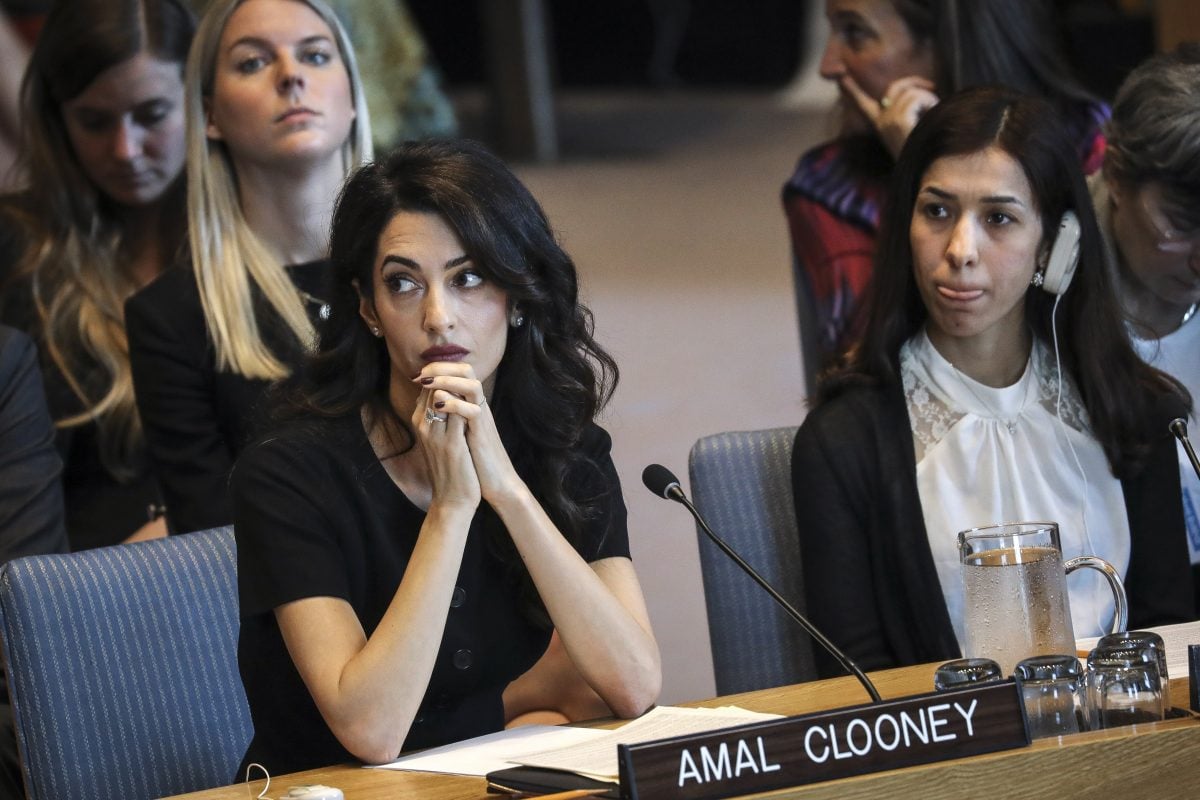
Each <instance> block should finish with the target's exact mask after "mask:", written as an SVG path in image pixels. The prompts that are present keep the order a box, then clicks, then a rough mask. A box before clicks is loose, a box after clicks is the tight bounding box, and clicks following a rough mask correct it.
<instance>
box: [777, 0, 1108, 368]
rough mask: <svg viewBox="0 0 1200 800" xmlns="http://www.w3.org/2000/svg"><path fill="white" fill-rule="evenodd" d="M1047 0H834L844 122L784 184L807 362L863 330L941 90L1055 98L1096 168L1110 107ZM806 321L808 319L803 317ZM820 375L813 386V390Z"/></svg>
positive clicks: (830, 56)
mask: <svg viewBox="0 0 1200 800" xmlns="http://www.w3.org/2000/svg"><path fill="white" fill-rule="evenodd" d="M1047 5H1048V4H1046V3H1044V2H1042V1H1041V0H974V1H973V2H970V3H963V2H961V0H826V3H825V8H826V16H827V17H828V18H829V23H830V25H831V27H832V33H831V35H830V37H829V41H828V42H827V44H826V45H825V53H824V55H823V56H822V58H821V67H820V69H821V76H822V77H824V78H825V79H826V80H830V81H835V82H836V83H837V85H838V89H839V91H840V92H841V105H840V110H841V123H840V131H839V132H838V135H837V137H836V138H835V139H833V140H832V141H830V142H826V143H825V144H822V145H820V146H818V147H816V148H814V149H812V150H810V151H809V152H807V153H805V154H804V155H803V156H802V157H801V158H800V163H799V164H798V165H797V167H796V171H795V173H794V174H793V175H792V177H791V179H790V180H789V181H788V182H787V184H786V185H785V186H784V189H783V205H784V211H785V213H786V215H787V220H788V227H789V231H790V233H791V239H792V255H793V259H794V262H793V265H794V269H795V280H796V289H797V298H798V302H799V303H800V305H801V308H800V309H799V311H800V314H801V319H802V320H811V322H812V327H814V328H815V335H816V338H817V341H816V342H815V343H812V344H809V343H806V347H805V352H806V356H810V357H811V360H813V361H817V362H819V363H817V364H810V365H807V370H808V372H809V373H810V374H815V372H816V371H817V370H818V369H819V368H820V367H823V366H824V365H825V364H827V363H828V361H829V360H830V359H831V358H832V357H833V356H835V355H837V354H838V353H839V352H841V351H842V350H844V349H845V348H846V346H848V345H849V344H851V343H852V342H854V341H855V340H856V339H857V338H858V336H859V335H861V333H862V329H863V324H864V322H865V320H864V319H863V317H862V314H861V310H860V305H861V299H862V295H863V292H864V291H865V289H866V286H867V284H868V282H869V280H870V277H871V263H872V257H873V255H874V252H875V244H876V237H877V236H878V233H879V222H880V215H881V209H882V207H883V205H884V203H885V192H886V188H887V178H888V175H889V174H890V173H891V170H892V167H893V165H894V163H895V158H896V155H897V154H898V153H899V152H900V148H901V147H903V145H904V141H905V139H907V138H908V134H909V132H910V131H911V130H912V129H913V126H914V125H916V123H917V120H918V119H920V117H921V115H922V114H923V113H924V112H925V111H927V110H929V109H930V108H932V107H933V106H934V104H936V103H937V102H938V99H939V98H941V97H945V96H946V95H949V94H951V93H953V92H956V91H958V90H960V89H963V88H965V87H968V86H979V85H982V84H1001V85H1004V86H1008V87H1010V88H1012V89H1016V90H1019V91H1022V92H1026V93H1029V94H1033V95H1037V96H1040V97H1044V98H1046V99H1047V100H1048V101H1049V102H1050V103H1051V104H1052V105H1053V106H1054V108H1055V109H1056V110H1057V111H1058V113H1059V114H1060V115H1062V117H1063V119H1064V120H1065V122H1066V124H1067V128H1068V130H1069V131H1070V136H1071V140H1072V141H1073V142H1074V143H1075V147H1076V152H1077V155H1078V158H1079V162H1080V163H1081V164H1082V165H1083V167H1084V171H1085V173H1088V174H1090V173H1091V172H1093V171H1095V170H1096V169H1098V168H1099V166H1100V160H1101V158H1102V157H1103V154H1104V139H1103V136H1102V134H1101V129H1102V126H1103V124H1104V121H1105V119H1106V118H1107V116H1108V111H1107V109H1106V108H1105V106H1104V105H1103V104H1102V103H1100V102H1099V101H1097V100H1096V99H1094V98H1093V97H1091V96H1090V95H1089V94H1088V93H1087V92H1086V91H1084V89H1083V88H1082V87H1081V86H1080V85H1079V83H1078V82H1077V81H1076V80H1075V79H1074V78H1073V77H1072V76H1071V74H1070V71H1069V69H1068V68H1067V66H1066V64H1065V62H1064V59H1063V57H1062V55H1061V53H1060V52H1059V49H1058V46H1057V42H1056V41H1055V36H1054V32H1055V30H1056V29H1055V27H1054V25H1053V19H1051V18H1050V13H1049V11H1048V9H1047V8H1046V6H1047ZM806 324H807V323H806ZM811 388H812V387H810V390H811Z"/></svg>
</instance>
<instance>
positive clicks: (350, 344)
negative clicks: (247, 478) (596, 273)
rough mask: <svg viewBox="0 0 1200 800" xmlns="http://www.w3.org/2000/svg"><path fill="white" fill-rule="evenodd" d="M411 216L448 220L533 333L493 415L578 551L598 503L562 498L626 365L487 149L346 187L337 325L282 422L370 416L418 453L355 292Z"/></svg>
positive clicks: (470, 145)
mask: <svg viewBox="0 0 1200 800" xmlns="http://www.w3.org/2000/svg"><path fill="white" fill-rule="evenodd" d="M402 211H408V212H418V213H431V214H436V215H438V216H439V217H441V218H442V219H443V220H444V221H445V222H446V223H447V224H448V225H449V227H450V228H451V229H452V230H453V231H454V232H455V233H456V234H457V235H458V238H459V240H460V241H461V242H462V245H463V248H464V250H465V251H466V253H467V255H469V256H470V258H471V261H472V263H473V264H474V265H475V266H476V267H477V268H478V270H479V272H480V273H481V274H482V275H483V277H484V278H485V279H486V280H489V281H491V282H492V283H493V284H494V285H496V286H498V287H499V288H501V289H503V290H504V291H505V292H506V293H507V295H508V302H509V305H510V308H512V307H515V308H517V309H518V310H519V313H520V314H521V316H523V317H524V319H525V322H524V324H523V325H521V326H520V327H515V328H510V329H509V334H508V343H507V346H506V348H505V351H504V356H503V358H502V359H501V361H500V365H499V367H498V369H497V373H496V380H495V385H494V390H493V395H492V399H491V401H490V402H491V406H492V412H493V414H494V415H495V417H496V421H497V426H498V427H499V429H500V433H501V437H502V438H503V440H504V443H505V447H506V448H507V449H508V451H509V454H510V456H511V457H512V458H513V461H514V464H515V465H516V466H517V468H518V469H519V470H521V471H522V472H523V474H524V475H525V477H526V480H529V481H530V482H531V486H530V488H531V490H532V491H533V493H534V495H535V496H537V497H538V499H539V500H540V501H541V503H542V505H543V507H544V508H545V509H546V512H547V513H548V514H549V515H550V517H551V519H553V520H554V522H555V524H557V525H558V526H559V529H560V530H561V531H562V532H563V533H564V535H566V536H567V538H568V539H569V540H571V541H572V542H573V543H578V541H579V535H580V531H581V526H582V523H583V521H584V520H585V519H586V518H587V517H588V516H589V514H590V513H591V510H592V509H591V508H590V507H589V504H588V503H587V498H585V499H584V501H583V502H580V501H577V500H576V499H573V498H571V497H570V496H568V495H567V493H566V491H565V490H564V486H566V485H569V484H568V482H567V481H566V478H567V476H568V474H571V473H573V472H576V471H578V470H581V469H582V470H587V469H591V468H592V467H591V465H589V464H587V463H585V462H584V459H583V456H581V455H580V454H579V452H578V445H579V443H580V440H581V437H582V435H583V432H584V429H585V428H586V427H587V426H588V425H589V424H590V423H591V422H592V420H593V419H594V418H595V416H596V414H597V413H598V412H599V411H600V410H601V409H602V408H603V407H604V406H605V404H606V403H607V402H608V400H609V398H610V397H611V396H612V392H613V390H614V389H615V388H616V383H617V378H618V371H617V365H616V362H614V361H613V359H612V357H611V356H609V355H608V353H606V352H605V351H604V349H603V348H602V347H601V346H600V345H599V344H598V343H597V342H596V340H595V339H594V338H593V336H592V316H591V312H589V311H588V309H587V308H585V307H584V306H583V305H581V304H580V302H579V286H578V280H577V277H576V272H575V264H574V262H573V261H572V260H571V258H570V256H568V255H567V253H566V252H565V251H564V250H563V249H562V248H561V247H560V246H559V244H558V242H557V241H556V239H555V236H554V232H553V231H552V230H551V228H550V222H549V220H548V219H547V218H546V215H545V212H543V211H542V208H541V206H540V205H538V202H537V201H536V200H535V199H534V197H533V195H532V194H530V192H529V190H528V189H526V188H525V186H524V185H523V184H522V183H521V182H520V181H519V180H518V179H517V177H516V176H515V175H513V173H512V172H511V171H510V170H509V169H508V167H506V166H505V165H504V163H503V162H502V161H501V160H500V159H499V158H497V157H496V156H494V155H492V154H491V153H490V152H488V151H487V150H486V149H485V148H484V147H482V146H481V145H479V144H477V143H474V142H470V141H465V140H447V141H436V140H434V141H424V142H409V143H406V144H403V145H401V146H400V147H398V148H396V149H395V150H394V151H393V152H392V153H391V154H390V155H388V156H387V157H386V158H384V159H382V160H380V161H377V162H375V163H372V164H368V165H366V166H364V167H363V168H362V169H360V170H359V171H358V172H357V173H356V174H355V175H354V176H353V177H352V178H351V179H350V180H349V181H348V182H347V183H346V186H345V188H343V190H342V193H341V196H340V197H339V198H338V202H337V207H336V209H335V210H334V215H333V231H332V236H331V238H330V259H331V261H332V262H333V263H332V270H331V275H330V280H331V282H330V285H329V286H328V288H327V292H328V298H327V299H328V302H329V304H330V314H329V318H328V320H326V321H325V322H324V323H323V324H322V326H321V327H320V328H319V330H318V333H319V339H320V340H319V344H318V346H317V349H316V351H315V352H314V353H313V354H312V355H311V356H310V357H309V358H308V359H307V361H306V363H305V365H304V367H303V368H302V369H301V370H299V371H298V373H297V375H296V377H295V378H294V379H293V380H291V381H289V382H288V383H287V384H285V385H284V387H283V389H282V392H283V398H282V400H283V405H282V407H281V408H280V409H279V414H280V416H282V417H284V418H288V417H297V416H300V417H303V416H311V415H317V416H341V415H345V414H351V413H358V411H359V409H360V408H363V407H365V408H366V409H367V411H368V414H369V415H370V417H369V418H370V419H371V420H381V421H386V422H387V424H389V425H390V426H391V427H392V428H393V430H396V431H402V433H403V435H404V436H405V437H407V441H408V446H409V447H411V446H412V442H413V438H412V432H411V430H410V429H409V427H408V420H404V419H400V418H399V417H398V416H397V415H396V413H395V411H394V410H393V409H392V407H391V405H390V403H389V401H388V381H389V374H390V362H389V359H388V353H387V348H386V345H385V344H384V342H383V340H382V339H377V338H376V337H374V336H372V335H371V333H370V331H368V330H367V326H366V325H365V324H364V322H363V321H362V319H361V317H360V316H359V314H358V306H359V294H358V290H357V289H356V288H355V283H357V285H358V287H360V288H361V290H362V292H363V295H364V296H366V297H368V298H370V296H371V292H372V290H373V285H374V282H373V280H372V277H373V276H372V271H373V269H374V264H375V259H376V248H377V246H378V242H379V236H380V233H381V232H382V231H383V229H384V228H385V227H386V226H387V224H388V223H389V222H390V221H391V219H392V218H393V217H394V216H395V215H396V214H397V213H399V212H402ZM593 499H594V500H598V499H599V498H593ZM503 538H504V539H505V540H507V537H503ZM511 555H513V557H514V558H515V553H513V554H511Z"/></svg>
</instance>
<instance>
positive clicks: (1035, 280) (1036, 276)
mask: <svg viewBox="0 0 1200 800" xmlns="http://www.w3.org/2000/svg"><path fill="white" fill-rule="evenodd" d="M1045 282H1046V270H1044V269H1039V270H1038V271H1037V272H1035V273H1033V277H1032V278H1030V279H1029V285H1030V286H1037V287H1039V288H1040V287H1041V285H1042V284H1043V283H1045Z"/></svg>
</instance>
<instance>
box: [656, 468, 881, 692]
mask: <svg viewBox="0 0 1200 800" xmlns="http://www.w3.org/2000/svg"><path fill="white" fill-rule="evenodd" d="M642 483H644V484H646V488H647V489H649V490H650V491H652V492H654V494H656V495H658V496H659V497H665V498H666V499H668V500H674V501H675V502H676V503H679V504H681V505H682V506H684V507H685V508H686V509H687V510H688V511H690V512H692V516H693V517H695V518H696V523H697V524H698V525H699V526H700V529H701V530H702V531H704V533H705V534H706V535H707V536H708V538H709V539H712V540H713V543H714V544H716V546H717V547H719V548H721V550H722V552H724V553H725V555H727V556H729V557H730V558H732V559H733V562H734V563H735V564H737V565H738V566H739V567H741V568H742V570H743V571H744V572H745V573H746V574H747V575H749V576H750V577H751V578H753V579H754V582H755V583H757V584H758V585H759V586H761V587H762V588H763V589H764V590H765V591H766V593H767V594H769V595H771V597H772V598H774V600H775V602H776V603H779V605H781V606H783V610H784V611H786V612H787V614H788V616H789V617H791V618H792V619H794V620H795V621H796V622H797V623H799V625H800V627H801V628H804V630H806V631H808V635H809V636H811V637H812V638H814V639H816V640H817V643H818V644H820V645H821V646H822V647H824V648H825V649H826V650H828V651H829V653H830V655H832V656H833V657H834V658H836V659H837V660H838V663H839V664H841V665H842V668H843V669H845V670H846V671H847V672H849V673H850V674H851V675H853V676H854V677H855V678H858V682H859V683H861V684H862V685H863V688H864V689H866V690H867V694H869V695H871V699H872V700H874V701H875V702H877V703H878V702H879V701H880V697H879V692H878V691H876V690H875V685H874V684H873V683H871V680H870V679H869V678H868V677H867V676H866V674H865V673H864V672H863V671H862V670H861V669H859V667H858V664H855V663H854V662H853V661H851V660H850V656H848V655H846V654H845V653H843V652H842V651H841V650H839V649H838V648H837V645H835V644H834V643H833V642H831V641H829V639H828V638H826V636H825V634H823V633H821V632H820V631H819V630H817V627H816V626H815V625H813V624H812V623H811V622H809V621H808V620H807V619H805V617H804V615H803V614H801V613H800V612H799V611H797V610H796V609H795V608H793V607H792V604H791V603H789V602H788V601H787V600H785V599H784V597H783V595H781V594H780V593H779V592H777V591H775V587H773V586H772V585H771V584H769V583H767V580H766V578H764V577H763V576H762V575H759V574H758V573H757V572H755V571H754V567H751V566H750V565H749V564H747V563H746V562H745V560H744V559H743V558H742V557H741V556H739V555H738V554H737V553H736V552H735V551H734V549H733V548H732V547H730V546H729V545H727V544H726V543H725V540H724V539H722V538H721V537H720V536H717V535H716V534H715V533H713V530H712V528H710V527H708V523H707V522H705V521H704V517H702V516H700V512H699V511H697V510H696V507H695V506H694V505H692V502H691V501H690V500H688V498H687V495H686V494H684V493H683V489H682V488H680V486H679V479H678V478H676V477H675V475H674V473H672V472H671V470H669V469H667V468H666V467H664V466H663V465H662V464H651V465H650V466H648V467H646V469H644V470H642Z"/></svg>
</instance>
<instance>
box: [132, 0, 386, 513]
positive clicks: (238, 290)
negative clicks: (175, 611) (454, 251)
mask: <svg viewBox="0 0 1200 800" xmlns="http://www.w3.org/2000/svg"><path fill="white" fill-rule="evenodd" d="M185 83H186V92H187V115H188V116H187V157H188V175H189V185H188V198H187V219H188V240H189V242H188V243H189V247H190V254H191V263H190V265H189V266H187V267H186V268H181V269H178V270H171V271H170V272H169V273H167V274H165V275H163V276H162V278H161V279H160V280H158V281H156V282H155V283H154V284H152V285H151V286H149V287H147V288H146V289H145V290H144V291H142V292H140V293H139V294H138V295H137V296H135V297H134V298H132V299H131V300H130V301H129V303H128V306H127V309H126V322H127V325H128V328H129V340H130V356H131V360H132V362H133V378H134V384H135V386H136V389H137V401H138V407H139V409H140V410H141V414H142V420H143V422H144V424H145V428H146V437H147V440H148V441H149V443H150V451H151V455H152V456H153V458H154V461H155V464H156V466H157V469H158V473H159V476H160V479H161V481H162V484H163V493H164V495H165V497H166V501H167V519H168V522H169V523H170V526H171V529H172V530H173V531H175V532H180V533H182V532H187V531H194V530H200V529H203V528H210V527H213V526H216V525H223V524H227V523H229V522H232V521H233V511H232V507H231V504H230V500H229V495H228V480H229V470H230V469H231V467H232V464H233V460H234V458H235V457H236V455H237V453H238V451H239V450H240V449H241V448H242V447H243V446H244V445H245V444H246V443H247V442H248V441H249V440H250V438H251V437H252V433H253V431H254V426H255V419H256V416H257V413H258V408H259V400H260V399H261V395H262V392H263V390H264V389H265V388H266V386H267V385H268V384H269V383H270V382H272V381H275V380H278V379H280V378H283V377H284V376H286V375H287V374H288V373H289V372H290V371H291V368H292V367H293V366H294V365H295V364H297V363H298V362H299V360H300V358H301V357H302V355H303V353H304V352H305V351H306V350H307V349H308V348H309V347H310V346H311V345H312V342H313V337H314V332H313V322H314V320H315V319H316V318H317V317H318V315H319V314H320V309H321V308H322V307H323V306H324V305H325V299H324V293H323V288H322V287H323V284H324V280H325V273H326V271H327V269H328V262H327V260H326V254H327V251H328V230H329V220H330V218H331V215H332V211H333V203H334V199H335V198H336V196H337V193H338V191H339V189H340V188H341V185H342V182H343V181H344V180H345V178H346V176H347V175H348V174H350V172H351V171H352V170H353V169H354V168H355V167H357V166H358V164H360V163H361V162H362V161H363V160H365V159H366V158H368V157H369V156H370V136H369V130H368V128H369V124H368V120H367V112H366V107H365V105H364V101H363V97H362V92H361V89H360V86H359V81H358V77H357V72H356V70H355V67H354V57H353V52H352V50H351V48H350V43H349V41H348V40H347V38H346V36H345V32H344V31H343V30H342V28H341V25H340V24H339V23H338V21H337V19H336V18H335V17H334V16H333V14H332V13H331V12H330V11H329V9H328V8H327V7H326V6H325V4H324V3H323V2H321V0H221V1H220V2H215V3H213V4H212V5H211V6H210V7H209V9H208V11H207V13H206V14H205V15H204V18H203V20H202V21H201V24H200V28H199V30H198V31H197V34H196V43H195V46H194V47H193V48H192V52H191V55H190V57H189V60H188V65H187V74H186V81H185Z"/></svg>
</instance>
